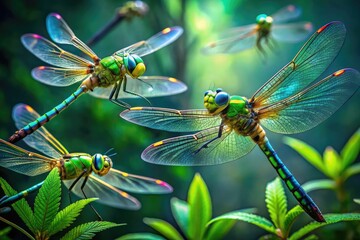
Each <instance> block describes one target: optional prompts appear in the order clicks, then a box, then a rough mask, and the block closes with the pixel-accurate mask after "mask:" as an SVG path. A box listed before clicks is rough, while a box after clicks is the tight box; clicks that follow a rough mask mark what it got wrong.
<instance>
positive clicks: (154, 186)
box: [99, 168, 173, 193]
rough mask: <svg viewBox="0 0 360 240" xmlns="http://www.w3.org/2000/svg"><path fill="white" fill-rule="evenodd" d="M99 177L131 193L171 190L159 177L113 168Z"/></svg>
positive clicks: (168, 191)
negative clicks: (139, 174) (144, 175)
mask: <svg viewBox="0 0 360 240" xmlns="http://www.w3.org/2000/svg"><path fill="white" fill-rule="evenodd" d="M99 178H100V179H101V180H103V181H104V182H106V183H108V184H110V185H112V186H114V187H116V188H120V189H122V190H124V191H128V192H133V193H170V192H172V190H173V189H172V187H171V186H170V185H169V184H167V183H166V182H164V181H161V180H159V179H153V178H149V177H143V176H138V175H134V174H129V173H126V172H122V171H119V170H116V169H113V168H112V169H110V171H109V172H108V173H107V174H106V175H104V176H101V177H99Z"/></svg>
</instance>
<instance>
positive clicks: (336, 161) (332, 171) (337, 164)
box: [324, 147, 341, 179]
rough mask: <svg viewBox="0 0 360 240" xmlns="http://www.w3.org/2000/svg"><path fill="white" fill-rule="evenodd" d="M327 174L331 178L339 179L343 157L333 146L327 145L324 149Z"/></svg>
mask: <svg viewBox="0 0 360 240" xmlns="http://www.w3.org/2000/svg"><path fill="white" fill-rule="evenodd" d="M324 166H325V174H326V175H327V176H329V177H330V178H333V179H337V178H338V177H339V175H340V172H341V158H340V156H339V154H338V153H337V152H336V151H335V150H334V149H333V148H332V147H327V148H326V149H325V151H324Z"/></svg>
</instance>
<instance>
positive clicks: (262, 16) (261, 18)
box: [256, 14, 267, 24]
mask: <svg viewBox="0 0 360 240" xmlns="http://www.w3.org/2000/svg"><path fill="white" fill-rule="evenodd" d="M266 17H267V15H266V14H260V15H258V16H257V17H256V22H257V23H258V24H262V23H264V22H265V20H266Z"/></svg>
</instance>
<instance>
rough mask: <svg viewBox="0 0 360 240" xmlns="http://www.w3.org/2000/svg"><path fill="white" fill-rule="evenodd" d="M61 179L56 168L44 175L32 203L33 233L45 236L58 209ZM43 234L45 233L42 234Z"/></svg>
mask: <svg viewBox="0 0 360 240" xmlns="http://www.w3.org/2000/svg"><path fill="white" fill-rule="evenodd" d="M60 196H61V181H60V175H59V171H58V168H54V169H53V170H52V171H51V172H50V173H49V175H48V176H47V177H46V179H45V181H44V184H43V185H42V186H41V188H40V190H39V193H38V195H37V196H36V198H35V203H34V220H35V222H34V223H35V228H36V229H35V231H36V233H35V235H40V236H45V235H46V234H47V233H45V232H46V231H47V229H48V228H49V226H50V224H51V222H52V221H53V219H54V218H55V216H56V213H57V212H58V211H59V206H60ZM44 234H45V235H44Z"/></svg>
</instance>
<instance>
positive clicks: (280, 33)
mask: <svg viewBox="0 0 360 240" xmlns="http://www.w3.org/2000/svg"><path fill="white" fill-rule="evenodd" d="M312 31H313V25H312V24H311V22H299V23H286V24H276V25H274V26H273V27H272V28H271V36H272V37H273V38H274V39H276V40H278V41H282V42H299V41H302V40H304V39H305V38H307V37H308V36H309V35H310V33H312Z"/></svg>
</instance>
